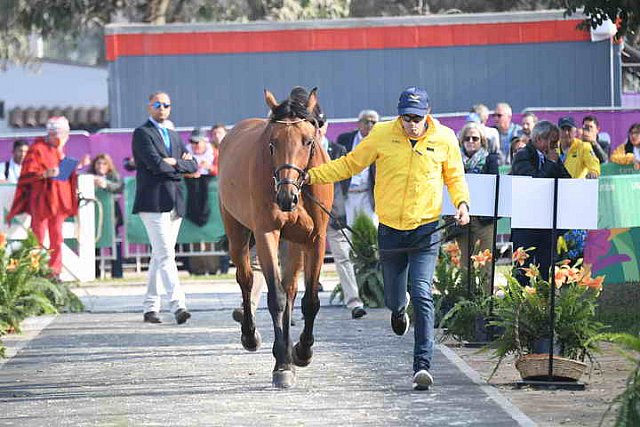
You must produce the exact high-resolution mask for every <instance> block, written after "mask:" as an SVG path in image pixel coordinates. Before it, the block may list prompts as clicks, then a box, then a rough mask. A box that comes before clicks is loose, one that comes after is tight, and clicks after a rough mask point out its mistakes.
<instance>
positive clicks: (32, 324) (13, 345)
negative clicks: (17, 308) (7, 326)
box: [0, 314, 58, 369]
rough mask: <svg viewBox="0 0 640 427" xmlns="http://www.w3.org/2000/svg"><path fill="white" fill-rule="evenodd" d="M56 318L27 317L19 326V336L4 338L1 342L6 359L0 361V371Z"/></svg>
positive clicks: (51, 316) (54, 315)
mask: <svg viewBox="0 0 640 427" xmlns="http://www.w3.org/2000/svg"><path fill="white" fill-rule="evenodd" d="M57 317H58V315H57V314H52V315H47V316H38V317H29V318H27V319H25V320H24V321H23V322H22V323H21V324H20V328H21V329H22V333H21V334H14V335H7V336H5V337H4V338H3V340H2V341H3V343H4V346H5V349H6V351H5V355H6V357H5V358H4V359H0V369H2V367H3V366H4V365H5V364H6V363H7V362H9V361H10V360H11V358H12V357H14V356H15V355H16V354H18V352H19V351H20V350H22V349H23V348H24V346H26V345H27V344H29V343H30V342H31V340H33V339H34V338H36V337H37V336H38V335H40V332H42V331H43V330H44V329H45V328H46V327H47V326H49V324H51V322H53V321H54V320H55V319H56V318H57Z"/></svg>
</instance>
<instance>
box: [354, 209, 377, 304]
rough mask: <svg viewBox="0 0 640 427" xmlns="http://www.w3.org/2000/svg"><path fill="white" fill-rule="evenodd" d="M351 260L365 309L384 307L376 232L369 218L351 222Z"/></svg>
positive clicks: (363, 216)
mask: <svg viewBox="0 0 640 427" xmlns="http://www.w3.org/2000/svg"><path fill="white" fill-rule="evenodd" d="M352 229H353V234H352V243H353V248H352V250H351V260H352V261H353V268H354V271H355V273H356V282H357V283H358V291H359V294H360V298H361V299H362V302H363V303H364V305H365V306H366V307H373V308H377V307H384V284H383V281H382V268H381V266H380V257H379V253H378V231H377V229H376V226H375V225H374V223H373V221H372V220H371V218H369V217H368V216H366V215H364V214H360V215H358V216H357V217H356V219H355V220H354V222H353V226H352Z"/></svg>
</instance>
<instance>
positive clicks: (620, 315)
mask: <svg viewBox="0 0 640 427" xmlns="http://www.w3.org/2000/svg"><path fill="white" fill-rule="evenodd" d="M596 317H597V319H598V320H599V321H601V322H603V323H605V324H606V325H607V326H609V328H608V329H607V332H628V333H630V334H638V333H640V283H639V282H629V283H614V284H606V285H605V286H604V288H603V289H602V294H601V296H600V301H599V303H598V310H597V312H596Z"/></svg>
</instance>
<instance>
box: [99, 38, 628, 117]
mask: <svg viewBox="0 0 640 427" xmlns="http://www.w3.org/2000/svg"><path fill="white" fill-rule="evenodd" d="M609 61H610V53H609V43H608V42H599V43H591V42H567V43H538V44H518V45H515V44H512V45H493V46H462V47H443V48H424V49H387V50H359V51H321V52H282V53H252V54H222V55H187V56H155V57H150V56H148V57H120V58H118V59H117V60H116V61H115V62H113V63H110V64H109V67H110V68H109V72H110V77H111V78H110V81H109V91H110V93H109V95H110V107H111V114H112V119H111V124H112V126H114V127H134V126H137V125H139V124H140V123H141V122H142V121H143V120H144V119H145V117H146V110H145V102H146V99H147V96H148V94H149V93H151V92H153V91H154V90H158V89H162V90H166V91H167V92H168V93H169V95H170V96H171V98H172V103H173V105H174V107H175V108H174V109H173V112H172V119H173V121H174V122H175V123H176V125H177V126H194V125H210V124H212V123H214V122H225V123H233V122H236V121H238V120H240V119H242V118H246V117H264V116H265V115H266V112H267V108H266V106H265V104H264V99H263V89H264V88H268V89H270V90H271V91H272V92H273V93H274V94H275V95H276V98H278V99H282V98H284V97H285V96H286V94H287V93H288V91H289V90H290V89H291V88H292V87H293V86H295V85H302V86H306V87H313V86H318V88H319V91H320V92H319V93H320V101H321V103H322V105H323V107H324V109H325V111H326V112H327V114H328V115H329V117H334V118H342V117H354V116H356V115H357V114H358V112H359V111H360V110H362V109H364V108H373V109H376V110H378V111H379V112H380V113H381V114H382V115H394V114H395V106H396V102H397V97H398V94H399V92H400V91H401V90H402V89H403V88H404V87H406V86H410V85H421V86H423V87H425V88H426V89H427V91H428V92H429V94H430V96H431V99H432V104H433V109H434V112H438V113H446V112H457V111H467V110H468V109H469V107H470V106H471V105H472V104H475V103H478V102H482V103H485V104H487V105H488V106H489V107H490V108H492V107H493V106H494V105H495V103H496V102H500V101H507V102H509V103H510V104H511V105H512V106H513V108H514V111H519V110H521V109H523V108H525V107H541V106H548V107H574V106H580V107H584V106H608V105H610V104H611V93H610V92H611V90H610V84H609V82H610V79H611V76H610V63H609ZM617 102H618V103H619V96H618V97H617Z"/></svg>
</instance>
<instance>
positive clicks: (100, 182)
mask: <svg viewBox="0 0 640 427" xmlns="http://www.w3.org/2000/svg"><path fill="white" fill-rule="evenodd" d="M93 183H94V184H95V186H96V187H98V188H102V189H105V188H107V180H106V179H105V178H104V177H102V176H96V177H94V178H93Z"/></svg>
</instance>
